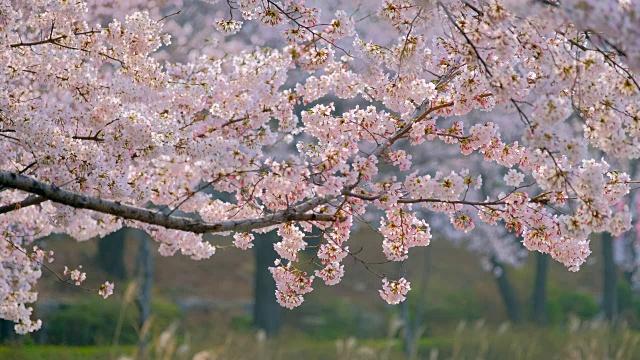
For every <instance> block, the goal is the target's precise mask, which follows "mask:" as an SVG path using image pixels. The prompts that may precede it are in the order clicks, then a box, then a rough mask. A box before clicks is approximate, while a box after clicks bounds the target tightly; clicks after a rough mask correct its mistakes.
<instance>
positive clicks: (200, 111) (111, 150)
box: [0, 0, 640, 333]
mask: <svg viewBox="0 0 640 360" xmlns="http://www.w3.org/2000/svg"><path fill="white" fill-rule="evenodd" d="M210 2H211V1H210ZM106 3H109V2H108V1H98V0H95V1H88V2H84V1H73V2H71V1H62V0H36V1H14V0H2V1H0V37H1V38H2V41H1V42H0V44H1V45H0V63H1V64H2V65H3V66H2V67H0V77H1V78H2V84H4V86H3V87H2V89H1V90H0V139H1V140H2V141H1V142H0V147H1V151H2V154H3V157H2V158H1V159H0V186H1V190H2V191H1V192H0V203H1V204H3V205H2V206H0V226H1V227H2V230H3V231H2V236H3V241H4V245H3V246H2V247H0V272H1V274H2V276H0V295H1V296H0V298H1V299H2V300H1V301H2V306H0V317H1V318H4V319H8V320H11V321H14V322H16V323H17V325H16V327H15V329H16V331H17V332H19V333H25V332H28V331H33V330H36V329H38V328H39V326H40V321H39V320H34V319H32V317H31V313H32V308H31V307H30V306H29V304H30V303H33V302H34V301H36V298H37V294H36V293H35V292H34V291H33V287H34V285H35V284H36V282H37V280H38V279H39V278H40V276H41V273H42V271H43V269H44V270H51V271H52V272H53V273H54V274H55V275H56V276H58V277H59V278H60V279H61V280H62V281H66V282H69V283H71V284H78V285H81V284H82V282H83V281H84V279H85V278H86V276H87V274H85V273H84V272H83V271H82V269H81V268H80V267H79V266H75V265H71V267H70V268H65V270H64V272H62V271H56V269H58V268H61V267H63V266H64V265H48V263H49V262H50V261H53V254H51V253H50V252H47V251H46V250H44V249H40V248H38V247H37V246H36V244H34V241H36V240H37V239H38V238H40V237H43V236H46V235H48V234H50V233H53V232H56V233H67V234H69V235H71V236H73V237H75V238H76V239H78V240H80V241H82V240H86V239H89V238H92V237H95V236H102V235H106V234H108V233H111V232H113V231H116V230H117V229H119V228H121V227H122V226H125V225H126V226H129V227H133V228H138V229H141V230H144V231H146V232H148V233H149V234H151V235H152V236H153V237H154V239H155V240H156V241H157V242H158V243H159V251H160V253H161V254H162V255H166V256H169V255H173V254H175V253H176V252H178V251H180V252H181V253H183V254H185V255H187V256H190V257H192V258H193V259H194V260H200V259H207V258H210V257H212V256H213V255H214V254H215V252H216V249H217V248H218V247H221V246H235V247H238V248H240V249H247V248H250V247H251V246H252V245H253V242H254V240H255V235H254V233H261V232H275V233H276V234H277V235H278V237H279V239H280V241H279V242H277V243H276V244H275V245H274V247H275V250H276V252H277V253H278V254H279V256H280V257H281V260H279V261H277V262H276V263H275V264H274V266H273V267H271V268H270V271H271V273H272V275H273V277H274V279H275V281H276V283H277V290H276V293H275V296H276V297H277V300H278V302H279V303H280V304H281V305H282V306H284V307H287V308H294V307H296V306H298V305H300V303H302V301H303V296H304V295H305V294H307V293H309V292H311V291H312V286H313V282H314V281H316V283H317V282H318V281H320V280H322V281H323V282H324V283H325V284H326V285H334V284H337V283H339V282H340V279H341V278H342V277H343V276H344V275H345V274H344V268H343V265H342V264H341V262H342V261H343V260H344V259H345V258H347V257H350V258H353V259H355V260H356V261H357V262H359V263H360V264H362V266H365V267H367V268H368V269H370V270H371V274H372V276H379V277H380V282H381V289H380V290H379V293H380V296H381V297H382V299H384V300H386V301H387V302H389V303H394V304H395V303H399V302H401V301H403V300H404V299H405V298H406V296H407V293H408V291H410V289H411V284H410V281H409V280H408V279H405V278H404V277H400V276H392V275H390V276H386V275H385V274H380V273H379V272H377V271H376V269H375V267H374V266H373V264H369V263H368V262H367V261H366V259H362V258H360V257H359V255H358V254H357V253H355V252H352V251H350V250H349V247H348V245H347V242H348V239H349V235H350V229H351V227H352V226H353V224H354V222H356V221H358V220H359V219H361V218H363V217H365V216H366V214H367V213H376V212H379V213H381V214H382V216H381V217H380V220H379V222H378V224H377V225H376V226H377V228H378V230H379V232H380V233H381V234H382V236H383V241H382V243H381V244H377V245H375V246H381V247H382V251H383V253H384V254H385V255H386V257H387V259H388V260H389V261H400V262H401V261H403V260H405V259H406V258H407V257H408V254H409V249H411V248H413V247H416V246H427V245H429V242H430V239H431V227H430V225H429V223H427V221H425V219H424V218H423V217H422V216H421V214H422V212H423V211H429V212H435V213H442V214H444V215H446V216H447V217H448V218H449V221H450V223H451V224H452V225H453V227H454V228H455V229H457V230H459V231H463V232H467V231H469V232H471V231H473V229H474V227H475V225H476V224H477V223H479V222H484V223H486V224H488V225H492V226H496V227H501V228H504V229H505V230H506V231H509V232H511V233H513V234H515V235H517V236H521V237H522V243H523V245H524V246H525V247H526V248H527V249H529V250H531V251H539V252H542V253H547V254H549V255H550V256H551V257H552V258H553V259H555V260H556V261H559V262H561V263H563V264H564V265H565V266H566V267H567V268H568V269H569V270H572V271H577V270H578V269H579V268H580V266H581V265H582V264H583V263H584V261H585V260H586V258H587V257H588V256H589V254H590V250H589V235H590V234H591V233H594V232H595V233H598V232H609V233H611V234H613V235H614V236H617V235H619V234H621V233H623V232H624V231H626V230H628V229H629V228H630V226H631V214H630V212H629V211H628V209H627V208H626V207H624V206H623V207H619V206H618V204H619V203H621V201H623V199H624V197H625V196H626V195H627V194H628V193H629V191H630V188H631V184H632V183H633V181H632V179H631V178H630V177H629V176H628V175H627V174H626V173H624V172H623V171H621V170H620V169H618V168H617V167H616V166H615V164H616V163H617V162H616V159H632V158H637V157H639V156H640V146H639V145H640V143H639V140H638V136H639V135H640V110H639V102H638V100H639V99H640V98H639V97H638V95H639V90H640V89H639V87H638V83H637V81H636V79H635V77H634V70H638V61H639V60H638V52H639V51H640V46H637V45H638V44H637V42H638V41H640V40H639V39H640V37H639V36H636V35H637V32H638V29H637V27H636V26H635V25H634V24H635V22H637V14H638V13H640V12H639V11H640V2H638V1H637V0H632V1H612V0H611V1H595V0H582V1H562V2H556V1H538V2H535V3H532V4H528V5H530V6H528V9H527V11H526V12H524V11H523V9H521V5H520V4H519V2H513V3H512V2H509V1H506V2H504V3H501V2H498V1H484V0H476V1H442V2H441V1H419V2H417V3H414V2H413V1H410V0H383V1H380V2H377V1H376V2H374V1H367V2H358V3H353V4H351V5H349V6H346V7H344V8H342V7H336V6H334V5H335V4H330V5H327V6H326V8H323V9H321V8H318V7H313V6H312V5H311V4H310V3H307V2H306V1H304V0H284V1H281V2H275V1H271V0H228V1H227V2H226V3H221V4H216V5H211V6H212V11H211V14H207V12H206V11H200V12H199V16H209V21H208V24H211V25H212V27H215V28H216V30H213V29H212V30H211V31H212V32H213V31H219V32H221V33H222V34H226V35H230V36H232V35H233V34H235V33H237V32H240V31H243V30H244V29H245V28H249V30H250V31H256V33H259V34H265V37H269V38H270V39H274V40H273V44H271V47H267V46H258V47H256V48H254V49H253V50H251V51H242V52H234V51H232V50H230V46H229V45H228V44H229V43H227V42H225V41H224V40H223V41H219V42H218V44H215V42H210V41H209V42H207V41H206V40H205V39H203V38H201V37H199V36H195V37H194V38H192V39H189V36H184V34H187V35H188V34H190V33H192V32H189V31H188V27H187V26H183V25H184V22H183V23H180V22H178V21H174V20H173V19H174V18H175V17H176V16H179V15H180V14H178V13H177V10H179V8H180V7H181V6H182V5H181V4H179V3H178V2H169V1H167V2H159V4H158V5H157V6H156V7H155V8H153V9H148V11H145V10H143V11H133V9H134V8H137V7H138V6H144V4H142V3H140V4H138V3H137V2H136V3H135V6H132V7H130V9H131V10H132V12H131V13H130V14H128V15H126V16H125V17H123V18H120V19H118V17H116V19H115V20H110V19H111V18H113V17H114V16H111V14H112V13H110V10H109V9H112V7H109V6H106V5H105V4H106ZM203 5H206V4H203ZM220 6H222V8H224V9H225V11H224V12H223V13H221V12H219V11H218V10H213V9H220ZM204 9H206V7H204ZM321 10H324V11H321ZM113 11H115V10H113ZM123 11H129V8H126V9H123ZM218 14H220V15H218ZM165 24H166V28H165ZM181 24H182V25H181ZM250 27H253V28H252V29H251V28H250ZM172 31H174V32H176V33H180V34H182V35H183V36H180V37H178V39H184V38H187V39H188V40H184V41H183V40H181V41H180V43H178V44H171V43H172V35H173V34H172ZM200 33H201V32H198V34H200ZM374 33H381V34H385V36H383V37H382V38H381V39H378V38H375V36H373V35H372V34H374ZM269 34H271V35H269ZM216 36H219V35H216ZM387 36H388V39H387V38H385V37H387ZM197 41H201V42H202V43H206V44H203V45H202V47H203V48H204V47H206V48H207V50H206V51H205V50H197V49H196V50H195V51H192V50H193V48H190V47H196V48H197V47H198V46H199V45H197V44H194V42H197ZM270 43H271V42H270ZM205 45H206V46H205ZM172 49H173V50H172ZM225 49H227V50H228V51H227V50H225ZM174 53H177V54H182V55H181V56H180V58H179V59H176V58H172V56H171V54H174ZM332 98H338V99H342V100H352V101H353V104H355V105H353V106H352V107H350V108H346V109H344V110H341V111H340V112H337V111H336V106H335V105H334V103H332V101H331V100H330V99H332ZM300 108H301V109H303V110H302V111H301V112H299V111H298V110H297V109H300ZM472 111H483V112H486V114H487V119H486V120H483V121H477V122H475V121H466V122H465V121H462V120H457V121H448V120H451V119H453V117H460V116H463V115H466V114H468V113H470V112H472ZM505 112H506V113H508V114H510V116H507V119H506V120H503V121H502V122H504V121H507V122H510V123H518V126H519V130H518V136H517V140H512V139H511V138H510V137H509V139H507V137H504V136H503V135H502V134H501V130H502V129H503V128H504V126H503V124H501V123H500V121H495V120H493V119H492V114H503V113H505ZM450 118H451V119H450ZM500 118H502V119H504V118H505V117H504V116H500ZM460 119H462V118H460ZM287 143H291V144H295V149H296V151H293V152H290V153H289V154H283V153H282V152H281V151H274V150H275V149H277V148H278V147H281V146H284V144H287ZM435 143H439V144H440V143H444V144H445V145H447V146H449V147H450V148H452V149H455V150H456V153H457V155H456V156H457V157H460V158H462V159H465V158H466V159H468V160H469V161H474V162H482V163H483V164H487V165H488V164H493V165H494V166H498V167H500V168H501V169H503V171H500V172H499V173H500V174H499V175H498V174H497V172H496V176H495V177H492V181H497V182H499V187H498V188H492V191H490V192H489V191H485V189H483V185H482V183H481V181H480V177H479V174H478V173H472V172H465V171H462V170H461V169H460V170H454V169H447V170H446V172H445V171H436V172H432V171H428V170H427V169H425V168H422V167H420V166H419V165H418V164H415V163H414V162H412V158H413V155H415V154H418V153H426V154H428V153H429V149H430V146H431V145H433V144H435ZM610 164H613V165H614V166H612V165H610ZM382 167H391V168H393V169H394V171H392V172H390V171H379V169H381V168H382ZM467 168H471V167H467ZM525 179H530V180H531V182H525V181H524V180H525ZM486 180H487V179H485V181H486ZM500 188H501V189H500ZM485 192H486V195H485ZM223 195H224V196H223ZM185 214H186V215H185ZM314 229H316V230H318V231H321V233H322V240H321V243H320V245H319V246H318V247H317V248H316V251H315V255H314V256H312V257H311V258H302V257H301V256H300V255H299V253H300V251H301V250H304V249H305V248H307V245H308V244H307V241H306V240H305V238H306V236H307V235H309V234H310V233H311V232H312V231H313V230H314ZM205 233H214V234H227V235H231V236H232V238H233V242H231V241H230V242H229V243H228V244H212V243H210V242H207V241H204V240H203V238H202V235H203V234H205ZM372 246H374V245H373V244H372ZM54 266H55V267H54ZM89 276H90V274H89ZM408 277H410V274H409V275H408ZM316 278H320V280H316ZM95 290H96V291H97V292H99V293H100V295H102V296H105V297H106V296H108V295H109V294H111V293H112V292H113V284H112V283H111V282H105V283H104V284H103V285H102V286H101V287H100V289H95ZM372 295H374V294H372Z"/></svg>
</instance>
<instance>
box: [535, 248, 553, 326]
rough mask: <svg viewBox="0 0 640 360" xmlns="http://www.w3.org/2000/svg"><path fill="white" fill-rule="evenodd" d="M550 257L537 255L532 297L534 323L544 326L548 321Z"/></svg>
mask: <svg viewBox="0 0 640 360" xmlns="http://www.w3.org/2000/svg"><path fill="white" fill-rule="evenodd" d="M548 269H549V255H547V254H543V253H541V252H538V253H536V279H535V284H534V287H533V295H532V296H531V310H532V311H531V316H532V318H533V321H535V322H537V323H539V324H544V323H545V322H546V321H547V312H546V309H545V308H546V305H547V272H548Z"/></svg>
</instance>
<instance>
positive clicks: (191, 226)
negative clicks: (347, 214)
mask: <svg viewBox="0 0 640 360" xmlns="http://www.w3.org/2000/svg"><path fill="white" fill-rule="evenodd" d="M0 185H2V186H6V187H8V188H12V189H17V190H22V191H26V192H29V193H31V194H36V195H40V196H41V197H42V198H44V199H43V200H42V201H44V200H51V201H54V202H57V203H60V204H64V205H67V206H71V207H74V208H77V209H88V210H93V211H97V212H100V213H104V214H110V215H114V216H118V217H121V218H124V219H129V220H137V221H141V222H143V223H147V224H151V225H159V226H162V227H165V228H167V229H175V230H182V231H188V232H192V233H198V234H201V233H208V232H211V233H217V232H226V231H251V230H254V229H260V228H264V227H268V226H272V225H277V224H282V223H286V222H290V221H335V220H336V217H335V216H334V215H326V214H308V213H306V212H307V211H310V210H312V209H314V208H315V207H317V206H318V205H320V204H322V203H324V202H326V201H327V199H325V198H315V199H313V200H310V201H306V202H303V203H301V204H299V205H297V206H293V207H291V208H289V209H287V210H284V211H278V212H275V213H273V214H270V215H265V216H264V217H261V218H255V219H235V220H223V221H218V222H204V221H201V220H197V219H190V218H186V217H181V216H175V215H166V214H162V213H158V212H156V211H153V210H148V209H143V208H138V207H135V206H130V205H124V204H121V203H119V202H117V201H110V200H105V199H101V198H99V197H95V196H88V195H82V194H78V193H74V192H72V191H69V190H65V189H62V188H59V187H56V186H53V185H50V184H47V183H45V182H42V181H38V180H35V179H32V178H30V177H27V176H23V175H19V174H15V173H12V172H8V171H0ZM12 205H13V204H12ZM8 206H11V205H8Z"/></svg>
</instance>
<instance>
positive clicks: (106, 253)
mask: <svg viewBox="0 0 640 360" xmlns="http://www.w3.org/2000/svg"><path fill="white" fill-rule="evenodd" d="M128 230H129V229H127V228H122V229H120V230H118V231H116V232H114V233H111V234H109V235H107V236H105V237H103V238H101V239H100V240H99V241H98V254H97V256H96V258H97V259H96V260H97V262H98V266H100V268H101V269H102V270H104V271H105V272H106V273H107V274H109V276H110V277H111V278H114V279H117V280H122V279H125V278H126V277H127V270H126V267H125V265H124V243H125V238H126V237H127V233H128Z"/></svg>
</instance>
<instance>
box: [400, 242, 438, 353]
mask: <svg viewBox="0 0 640 360" xmlns="http://www.w3.org/2000/svg"><path fill="white" fill-rule="evenodd" d="M420 251H423V253H424V256H423V263H422V271H421V274H420V283H419V285H417V286H416V284H414V283H412V285H414V286H416V287H417V288H418V289H419V290H418V296H417V301H416V307H415V313H414V316H413V319H411V314H410V311H409V310H410V309H409V301H408V300H405V301H403V302H401V303H400V305H399V306H400V314H401V316H402V322H403V325H404V329H403V330H404V331H403V335H404V336H403V337H404V339H403V340H404V352H405V355H406V356H407V359H417V357H418V343H419V337H421V335H422V331H423V330H424V329H421V327H422V324H423V322H424V313H425V305H426V299H427V285H428V283H429V275H430V273H431V247H430V246H427V247H425V248H421V249H420ZM414 259H415V257H414ZM407 260H408V259H407ZM407 260H405V261H404V263H403V266H404V269H406V268H407V267H408V263H407ZM405 275H406V274H405V271H404V270H403V271H402V274H401V276H403V277H404V276H405ZM416 275H417V274H416ZM414 291H415V290H414Z"/></svg>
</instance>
